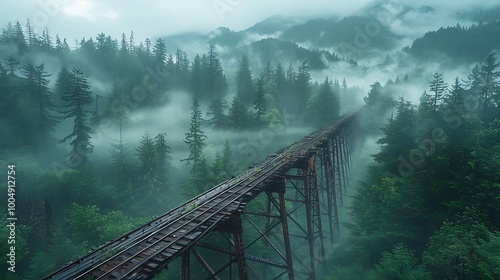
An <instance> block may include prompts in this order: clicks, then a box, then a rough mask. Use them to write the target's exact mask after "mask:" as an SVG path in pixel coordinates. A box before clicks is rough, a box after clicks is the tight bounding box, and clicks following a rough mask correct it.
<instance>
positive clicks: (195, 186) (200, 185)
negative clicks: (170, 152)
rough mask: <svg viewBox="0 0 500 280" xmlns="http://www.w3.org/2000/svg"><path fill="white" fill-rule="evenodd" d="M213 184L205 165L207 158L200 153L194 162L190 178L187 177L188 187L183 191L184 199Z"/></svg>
mask: <svg viewBox="0 0 500 280" xmlns="http://www.w3.org/2000/svg"><path fill="white" fill-rule="evenodd" d="M214 184H215V181H214V177H213V176H212V172H211V170H210V166H209V165H208V163H207V158H206V157H205V155H204V154H203V153H202V154H201V155H200V157H199V158H198V159H197V160H196V161H195V162H194V164H193V169H192V170H191V176H190V177H189V186H188V188H186V189H185V190H184V195H185V196H186V197H193V196H195V195H198V194H200V193H202V192H204V191H206V190H207V189H209V188H210V187H212V186H213V185H214Z"/></svg>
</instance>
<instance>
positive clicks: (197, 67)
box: [190, 54, 206, 100]
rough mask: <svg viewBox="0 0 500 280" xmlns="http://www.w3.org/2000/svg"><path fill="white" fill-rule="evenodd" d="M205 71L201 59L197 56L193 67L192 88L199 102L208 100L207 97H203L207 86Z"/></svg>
mask: <svg viewBox="0 0 500 280" xmlns="http://www.w3.org/2000/svg"><path fill="white" fill-rule="evenodd" d="M204 71H205V70H204V69H203V68H202V61H201V57H200V55H198V54H197V55H196V56H195V57H194V59H193V65H192V66H191V76H190V86H191V91H192V94H193V96H194V97H195V98H197V99H199V100H204V99H205V98H206V96H204V95H203V94H204V84H205V80H204Z"/></svg>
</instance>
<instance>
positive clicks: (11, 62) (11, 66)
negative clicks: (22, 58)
mask: <svg viewBox="0 0 500 280" xmlns="http://www.w3.org/2000/svg"><path fill="white" fill-rule="evenodd" d="M5 63H6V64H7V69H8V70H9V72H10V75H11V76H15V74H14V73H15V72H16V71H17V69H18V68H17V66H18V65H19V60H18V59H17V58H15V57H14V56H12V55H11V56H9V57H7V58H6V59H5Z"/></svg>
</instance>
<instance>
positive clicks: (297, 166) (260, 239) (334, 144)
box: [44, 109, 362, 280]
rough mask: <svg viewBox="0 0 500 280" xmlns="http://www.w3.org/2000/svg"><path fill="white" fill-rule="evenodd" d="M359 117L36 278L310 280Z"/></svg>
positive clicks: (328, 238) (326, 240) (330, 239)
mask: <svg viewBox="0 0 500 280" xmlns="http://www.w3.org/2000/svg"><path fill="white" fill-rule="evenodd" d="M361 112H362V111H361V109H360V110H357V111H355V112H353V113H351V114H349V115H346V116H344V117H342V118H340V119H339V120H337V121H335V122H334V123H332V124H330V125H328V126H326V127H324V128H322V129H320V130H317V131H315V132H313V133H311V134H310V135H308V136H306V137H304V138H303V139H302V140H300V141H297V142H295V143H294V144H292V145H290V146H288V147H286V148H284V149H282V150H280V151H278V152H276V153H274V154H272V155H269V156H268V157H267V159H266V160H264V161H263V162H261V163H260V164H258V165H257V166H255V167H252V168H250V169H249V170H247V171H246V172H244V173H242V174H240V175H238V176H236V177H234V178H232V179H230V180H227V181H225V182H223V183H220V184H218V185H217V186H214V187H213V188H211V189H210V190H208V191H206V192H204V193H202V194H200V195H198V196H196V197H194V198H192V199H190V200H189V201H187V202H185V203H183V204H182V205H180V206H178V207H177V208H175V209H173V210H171V211H169V212H167V213H165V214H163V215H161V216H159V217H157V218H156V219H154V220H153V221H151V222H149V223H147V224H145V225H143V226H141V227H139V228H137V229H135V230H133V231H131V232H129V233H127V234H125V235H123V236H122V237H120V238H118V239H116V240H113V241H111V242H109V243H107V244H105V245H102V246H101V247H99V248H97V249H96V250H95V251H92V252H89V253H88V254H87V255H85V256H84V257H82V258H80V259H78V260H76V261H75V262H72V263H69V264H67V265H66V266H64V267H62V268H60V269H59V270H57V271H56V272H54V273H53V274H51V275H49V276H47V277H45V278H44V279H81V280H86V279H151V278H153V277H154V275H156V274H157V273H159V272H160V271H162V270H163V269H168V270H170V269H176V271H177V272H178V275H180V277H182V279H191V276H194V275H195V274H196V275H200V273H202V274H203V275H205V276H203V277H206V278H207V279H316V278H317V275H316V273H317V270H318V268H319V267H322V266H324V265H325V260H326V257H327V254H326V251H327V250H326V249H327V248H330V247H331V245H332V244H333V243H334V242H335V241H336V239H337V238H338V236H339V214H338V213H339V212H338V208H339V207H340V206H341V205H342V203H343V197H345V195H346V192H347V187H348V177H349V173H350V170H351V167H352V166H351V165H352V156H353V152H354V151H355V149H356V147H357V146H358V144H359V143H360V135H359V133H360V129H359V126H358V124H359V119H360V115H361ZM214 232H218V234H219V235H217V236H213V233H214ZM292 246H293V247H292ZM207 256H210V257H207ZM195 267H196V268H197V269H194V268H195ZM200 270H202V271H200Z"/></svg>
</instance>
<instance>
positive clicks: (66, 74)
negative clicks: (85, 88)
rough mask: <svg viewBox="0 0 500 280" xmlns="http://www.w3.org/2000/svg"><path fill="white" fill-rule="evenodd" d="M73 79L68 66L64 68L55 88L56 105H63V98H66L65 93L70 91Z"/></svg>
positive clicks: (58, 76) (58, 75)
mask: <svg viewBox="0 0 500 280" xmlns="http://www.w3.org/2000/svg"><path fill="white" fill-rule="evenodd" d="M72 79H73V76H72V74H71V72H70V71H69V70H68V68H66V66H63V67H62V68H61V70H60V71H59V73H57V78H56V85H55V88H54V94H55V97H56V98H55V99H56V105H62V97H63V96H64V93H65V92H67V91H68V90H69V86H70V82H71V80H72Z"/></svg>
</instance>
